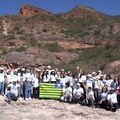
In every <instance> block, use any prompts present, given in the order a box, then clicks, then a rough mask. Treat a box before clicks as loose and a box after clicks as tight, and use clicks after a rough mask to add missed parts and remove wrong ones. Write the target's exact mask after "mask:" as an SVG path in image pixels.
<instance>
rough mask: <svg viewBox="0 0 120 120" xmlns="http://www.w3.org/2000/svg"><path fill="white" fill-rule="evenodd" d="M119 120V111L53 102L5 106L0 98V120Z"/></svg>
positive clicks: (44, 101)
mask: <svg viewBox="0 0 120 120" xmlns="http://www.w3.org/2000/svg"><path fill="white" fill-rule="evenodd" d="M73 119H74V120H96V119H97V120H119V119H120V110H118V111H117V112H110V111H106V110H102V109H98V108H89V107H86V106H80V105H79V104H76V105H74V104H68V103H62V102H59V101H55V100H30V101H24V100H21V101H17V102H12V103H11V104H7V103H5V102H4V98H3V97H1V96H0V120H73Z"/></svg>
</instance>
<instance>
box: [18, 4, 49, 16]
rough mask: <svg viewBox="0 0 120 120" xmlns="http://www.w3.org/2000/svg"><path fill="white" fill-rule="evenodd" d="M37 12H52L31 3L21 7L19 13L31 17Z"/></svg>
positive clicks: (44, 13)
mask: <svg viewBox="0 0 120 120" xmlns="http://www.w3.org/2000/svg"><path fill="white" fill-rule="evenodd" d="M36 14H40V15H50V14H51V13H50V12H48V11H46V10H44V9H41V8H37V7H34V6H31V5H23V6H22V7H21V8H20V12H19V15H21V16H25V17H30V16H33V15H36Z"/></svg>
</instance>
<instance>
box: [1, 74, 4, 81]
mask: <svg viewBox="0 0 120 120" xmlns="http://www.w3.org/2000/svg"><path fill="white" fill-rule="evenodd" d="M3 81H4V74H3V73H0V82H3Z"/></svg>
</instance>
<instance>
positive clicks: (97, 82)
mask: <svg viewBox="0 0 120 120" xmlns="http://www.w3.org/2000/svg"><path fill="white" fill-rule="evenodd" d="M102 86H103V85H102V81H100V80H95V88H97V89H101V87H102Z"/></svg>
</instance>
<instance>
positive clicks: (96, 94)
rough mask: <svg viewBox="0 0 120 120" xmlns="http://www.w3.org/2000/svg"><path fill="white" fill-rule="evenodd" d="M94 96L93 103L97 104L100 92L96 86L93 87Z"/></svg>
mask: <svg viewBox="0 0 120 120" xmlns="http://www.w3.org/2000/svg"><path fill="white" fill-rule="evenodd" d="M94 96H95V103H96V104H98V102H99V101H100V99H101V92H100V90H99V89H97V88H95V89H94Z"/></svg>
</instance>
